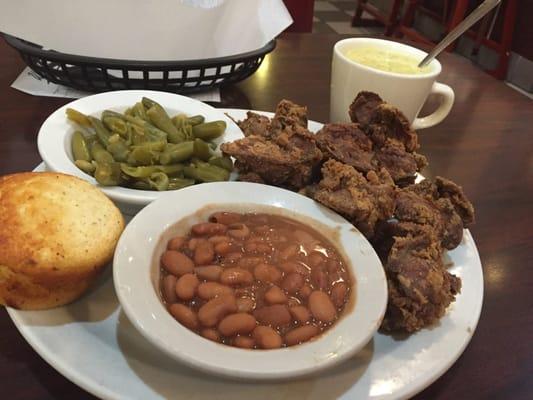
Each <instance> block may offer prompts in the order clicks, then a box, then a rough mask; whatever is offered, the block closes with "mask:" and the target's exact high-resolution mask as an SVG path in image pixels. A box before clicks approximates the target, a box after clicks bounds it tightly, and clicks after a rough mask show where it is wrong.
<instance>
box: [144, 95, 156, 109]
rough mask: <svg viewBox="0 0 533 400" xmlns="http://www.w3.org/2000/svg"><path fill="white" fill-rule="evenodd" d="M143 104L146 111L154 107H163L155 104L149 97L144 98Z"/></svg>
mask: <svg viewBox="0 0 533 400" xmlns="http://www.w3.org/2000/svg"><path fill="white" fill-rule="evenodd" d="M141 102H142V103H143V106H144V108H146V109H149V108H150V107H153V106H159V107H161V104H159V103H157V102H155V101H154V100H152V99H149V98H148V97H143V98H142V99H141Z"/></svg>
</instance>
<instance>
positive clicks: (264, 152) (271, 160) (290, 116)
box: [220, 100, 322, 190]
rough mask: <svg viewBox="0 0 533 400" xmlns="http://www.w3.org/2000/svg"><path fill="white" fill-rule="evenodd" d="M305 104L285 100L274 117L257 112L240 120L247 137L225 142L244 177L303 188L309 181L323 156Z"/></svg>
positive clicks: (226, 152)
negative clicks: (308, 119) (308, 121)
mask: <svg viewBox="0 0 533 400" xmlns="http://www.w3.org/2000/svg"><path fill="white" fill-rule="evenodd" d="M306 112H307V111H306V109H305V107H302V106H299V105H297V104H294V103H291V102H290V101H288V100H283V101H281V102H280V104H279V105H278V107H277V110H276V114H275V116H274V118H273V119H272V120H268V118H266V117H263V116H260V115H258V114H255V113H248V118H247V119H246V120H244V121H240V122H239V126H240V127H241V129H242V130H243V132H244V134H245V136H246V137H245V138H243V139H240V140H236V141H234V142H231V143H223V144H222V145H221V146H220V148H221V150H222V152H223V153H225V154H227V155H230V156H232V157H234V158H235V159H236V163H235V165H236V167H237V168H238V170H239V173H240V179H241V180H246V179H248V178H250V180H252V181H255V182H257V181H262V182H264V183H267V184H270V185H275V186H282V187H286V188H289V189H293V190H299V189H301V188H303V187H305V186H306V185H308V184H309V183H311V179H312V177H313V173H314V170H315V169H316V168H317V167H318V165H319V163H320V161H321V160H322V152H321V151H320V150H319V149H318V147H317V146H316V140H315V136H314V135H313V134H311V133H310V132H309V131H308V130H307V128H306V126H307V115H306Z"/></svg>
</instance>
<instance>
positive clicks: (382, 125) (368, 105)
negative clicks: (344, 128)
mask: <svg viewBox="0 0 533 400" xmlns="http://www.w3.org/2000/svg"><path fill="white" fill-rule="evenodd" d="M350 118H351V120H352V122H357V123H359V124H361V126H362V128H363V129H364V130H365V131H366V132H367V133H368V135H369V136H370V137H371V138H372V141H373V142H374V143H375V144H376V145H378V146H382V145H383V144H384V143H385V141H386V140H389V139H392V140H395V141H397V142H399V143H402V144H403V146H404V147H405V150H406V151H408V152H413V151H415V150H416V149H418V147H419V145H418V136H417V134H416V132H415V131H414V130H413V129H412V128H411V124H409V121H408V120H407V118H405V116H404V115H403V113H402V112H401V111H400V110H398V109H397V108H396V107H394V106H392V105H390V104H388V103H385V102H384V101H383V100H382V99H381V97H379V96H378V95H377V94H375V93H371V92H360V93H358V94H357V96H356V97H355V99H354V101H353V103H352V104H351V105H350Z"/></svg>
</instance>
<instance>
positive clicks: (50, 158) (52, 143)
mask: <svg viewBox="0 0 533 400" xmlns="http://www.w3.org/2000/svg"><path fill="white" fill-rule="evenodd" d="M142 97H149V98H151V99H152V100H154V101H156V102H158V103H159V104H161V105H162V106H163V107H164V108H165V110H166V111H167V112H168V113H169V114H170V115H175V114H178V113H185V114H187V115H189V116H192V115H198V114H200V115H203V116H204V117H205V121H206V122H210V121H217V120H223V121H225V122H226V131H225V133H224V135H222V136H221V137H219V138H217V139H216V140H215V142H216V143H221V142H223V141H233V140H236V139H239V138H240V137H242V131H241V129H240V128H239V127H238V126H237V124H235V123H234V122H233V121H232V120H231V119H230V118H228V117H227V116H226V115H225V114H224V113H223V112H221V111H220V110H217V109H216V108H214V107H211V106H210V105H208V104H205V103H202V102H201V101H198V100H194V99H192V98H190V97H185V96H180V95H177V94H173V93H166V92H157V91H152V90H119V91H115V92H106V93H99V94H95V95H92V96H87V97H83V98H81V99H78V100H74V101H72V102H70V103H68V104H66V105H64V106H63V107H61V108H59V109H57V110H56V111H54V112H53V113H52V114H51V115H50V116H49V117H48V118H47V119H46V121H44V123H43V125H42V126H41V129H40V130H39V135H38V137H37V147H38V149H39V154H40V155H41V158H42V159H43V161H44V163H45V164H46V166H47V168H48V169H50V170H51V171H54V172H63V173H66V174H70V175H74V176H77V177H78V178H82V179H85V180H86V181H89V182H90V183H92V184H93V185H96V186H97V187H98V188H99V189H101V190H102V191H103V192H104V193H105V194H106V195H107V196H109V197H110V198H111V200H113V201H114V202H115V203H116V204H117V206H118V207H119V208H120V209H121V210H122V211H123V212H124V213H126V214H129V215H134V214H135V213H136V212H138V211H139V210H140V209H141V208H142V207H144V206H146V205H147V204H149V203H151V202H152V201H154V200H155V199H158V198H159V197H161V196H164V195H165V193H166V192H157V191H151V190H137V189H130V188H125V187H120V186H101V185H99V184H98V182H96V180H95V179H94V178H93V177H92V176H90V175H88V174H86V173H85V172H83V171H82V170H80V169H79V168H78V167H76V165H74V162H73V158H72V144H71V143H72V134H73V133H74V131H75V130H76V126H75V124H74V123H72V122H70V121H69V120H68V119H67V116H66V114H65V110H66V109H67V108H73V109H75V110H77V111H80V112H82V113H84V114H87V115H92V116H95V117H98V118H100V115H101V113H102V111H104V110H113V111H117V112H124V110H126V108H128V107H131V106H133V105H134V104H135V103H137V102H138V101H140V100H141V99H142Z"/></svg>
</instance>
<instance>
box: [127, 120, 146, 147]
mask: <svg viewBox="0 0 533 400" xmlns="http://www.w3.org/2000/svg"><path fill="white" fill-rule="evenodd" d="M127 126H128V129H129V130H130V132H131V143H132V144H133V145H137V144H141V143H144V142H147V141H148V138H147V137H146V134H145V132H144V128H143V127H141V126H139V125H135V124H132V123H128V124H127Z"/></svg>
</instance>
